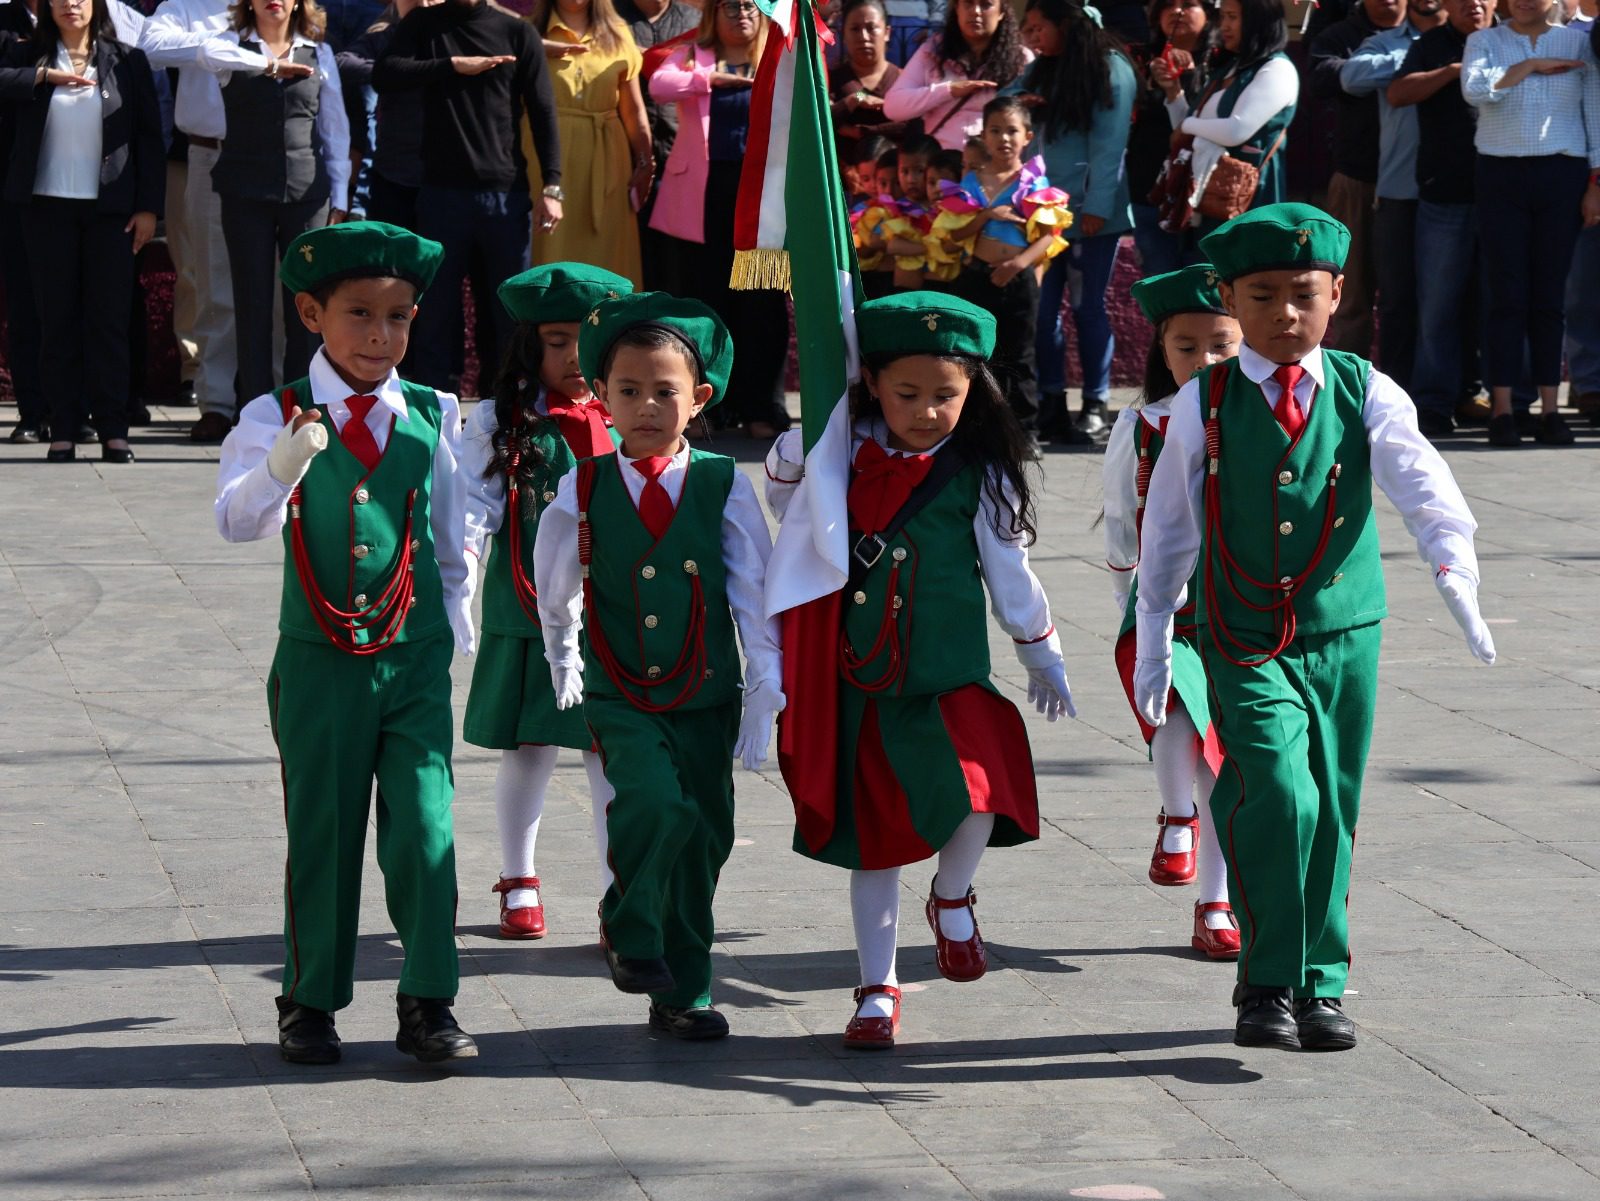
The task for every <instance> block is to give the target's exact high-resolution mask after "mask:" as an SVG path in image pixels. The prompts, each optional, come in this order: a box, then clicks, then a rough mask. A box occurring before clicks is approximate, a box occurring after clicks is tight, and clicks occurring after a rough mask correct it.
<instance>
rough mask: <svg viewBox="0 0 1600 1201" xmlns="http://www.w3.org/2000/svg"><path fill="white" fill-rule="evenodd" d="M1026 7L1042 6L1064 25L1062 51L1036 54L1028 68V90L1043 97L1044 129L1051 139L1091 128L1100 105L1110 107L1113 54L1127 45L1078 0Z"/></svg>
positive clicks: (1031, 0) (1041, 0) (1044, 0)
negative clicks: (1042, 56) (1104, 26)
mask: <svg viewBox="0 0 1600 1201" xmlns="http://www.w3.org/2000/svg"><path fill="white" fill-rule="evenodd" d="M1027 11H1028V12H1035V11H1037V12H1039V13H1040V14H1041V15H1042V16H1043V17H1044V18H1045V20H1047V21H1049V22H1051V23H1052V24H1053V25H1055V27H1056V28H1057V29H1059V30H1060V31H1061V53H1060V54H1058V55H1056V56H1054V57H1052V58H1038V59H1035V60H1034V62H1033V65H1032V66H1031V67H1029V69H1028V87H1029V90H1030V91H1033V92H1034V93H1036V94H1037V95H1039V96H1040V97H1041V98H1042V99H1043V100H1044V105H1043V106H1042V107H1041V108H1040V110H1039V115H1040V132H1041V133H1042V134H1043V135H1044V140H1045V141H1047V142H1050V141H1054V140H1056V139H1057V138H1059V137H1061V136H1062V135H1063V134H1066V133H1069V132H1073V131H1087V130H1088V129H1089V127H1090V126H1091V125H1092V124H1093V123H1094V115H1095V110H1096V109H1105V108H1110V107H1111V101H1112V97H1111V56H1112V55H1113V54H1122V55H1124V56H1125V55H1126V51H1124V50H1123V48H1122V43H1121V42H1120V41H1118V40H1117V38H1116V36H1115V35H1114V34H1110V33H1107V32H1106V31H1105V30H1104V29H1101V28H1100V27H1099V26H1098V25H1096V24H1095V23H1094V22H1093V21H1091V20H1090V19H1089V18H1088V16H1086V15H1085V14H1084V11H1083V6H1082V5H1081V4H1079V3H1077V2H1076V0H1028V7H1027Z"/></svg>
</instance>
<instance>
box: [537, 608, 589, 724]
mask: <svg viewBox="0 0 1600 1201" xmlns="http://www.w3.org/2000/svg"><path fill="white" fill-rule="evenodd" d="M580 628H581V627H580V623H578V622H576V621H575V622H573V623H572V624H571V625H567V626H552V625H547V626H545V627H544V657H545V660H546V661H547V662H548V663H549V664H550V683H551V685H552V686H553V687H554V689H555V693H556V708H557V709H571V708H573V707H575V706H577V705H581V704H583V655H582V654H581V653H579V651H578V631H579V629H580Z"/></svg>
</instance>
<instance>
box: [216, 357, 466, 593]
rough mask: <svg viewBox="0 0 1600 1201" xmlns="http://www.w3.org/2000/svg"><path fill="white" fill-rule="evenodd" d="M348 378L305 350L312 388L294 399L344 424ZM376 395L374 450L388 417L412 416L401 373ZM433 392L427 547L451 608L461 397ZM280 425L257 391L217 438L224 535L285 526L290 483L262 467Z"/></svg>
mask: <svg viewBox="0 0 1600 1201" xmlns="http://www.w3.org/2000/svg"><path fill="white" fill-rule="evenodd" d="M351 395H352V390H351V388H350V385H349V384H347V383H345V382H344V380H343V379H341V378H340V376H339V373H338V372H337V371H335V370H334V369H333V365H332V364H331V363H329V362H328V359H327V355H326V352H325V351H324V350H322V349H320V348H319V349H318V350H317V353H316V354H315V355H313V356H312V358H311V395H310V396H309V397H301V398H300V407H301V408H302V409H309V408H312V407H315V408H318V409H320V410H322V411H323V412H324V413H326V414H328V416H329V417H331V418H332V419H333V425H334V428H335V429H336V430H339V431H343V429H344V426H345V422H347V421H349V420H350V406H349V404H348V403H347V400H348V398H349V397H350V396H351ZM374 395H376V396H377V398H378V403H377V404H375V405H373V406H372V409H371V411H370V412H369V413H368V414H367V428H368V429H370V430H371V431H372V437H373V440H374V441H375V442H377V444H378V449H379V451H382V450H384V449H385V448H386V447H387V446H388V445H389V429H390V426H391V425H392V424H393V422H396V421H410V420H411V412H410V409H409V408H408V407H407V406H406V399H405V394H404V393H403V392H401V390H400V377H399V376H398V375H396V374H395V373H394V372H393V371H391V372H390V373H389V374H388V376H387V377H386V378H385V379H384V380H383V382H382V383H380V384H379V385H378V389H377V391H376V392H375V393H374ZM438 397H439V409H440V415H439V421H440V429H439V445H438V447H437V448H436V449H435V450H434V452H433V485H432V489H431V492H430V495H429V501H428V518H429V524H430V525H431V526H432V528H433V553H434V556H435V558H437V559H438V562H439V576H440V578H441V579H442V580H443V582H444V601H445V608H446V611H447V612H452V613H453V612H455V611H456V607H457V601H458V599H459V598H460V597H461V596H462V595H463V589H464V587H465V585H466V579H467V562H466V556H465V554H464V553H463V549H462V548H463V546H464V545H465V536H464V532H463V531H464V513H465V510H466V480H465V479H464V477H463V475H462V472H461V469H460V463H461V457H462V454H461V405H460V402H459V401H457V400H456V398H455V397H454V396H452V395H451V394H450V393H448V392H440V393H438ZM282 428H283V409H282V408H281V407H280V406H279V404H278V400H277V398H276V397H274V396H273V395H272V394H271V393H268V394H266V395H264V396H258V397H256V398H255V399H254V400H252V401H251V402H250V403H249V404H247V405H245V407H244V408H243V410H241V411H240V413H239V424H238V425H237V426H235V427H234V429H233V432H232V433H230V434H229V435H228V437H227V440H226V441H224V442H223V444H222V459H221V462H220V463H218V465H217V500H216V504H215V506H214V509H215V512H216V516H217V529H218V531H219V532H220V533H221V534H222V536H223V537H224V538H226V539H227V540H228V541H229V542H254V541H255V540H256V539H258V538H270V537H272V536H273V535H274V534H277V533H278V532H280V531H281V530H282V529H283V523H284V521H285V520H286V518H287V517H288V510H289V494H290V493H291V492H292V491H294V488H293V487H292V486H291V485H284V484H280V483H279V482H278V481H277V480H275V479H273V478H272V473H271V472H269V471H268V470H267V454H268V452H269V451H271V449H272V444H273V442H274V441H275V440H276V439H277V437H278V431H279V430H281V429H282Z"/></svg>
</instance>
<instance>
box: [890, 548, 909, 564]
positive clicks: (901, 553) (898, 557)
mask: <svg viewBox="0 0 1600 1201" xmlns="http://www.w3.org/2000/svg"><path fill="white" fill-rule="evenodd" d="M890 558H892V559H893V560H894V561H895V562H896V563H904V562H905V561H906V548H905V547H903V546H897V547H895V548H894V553H893V554H892V555H891V556H890Z"/></svg>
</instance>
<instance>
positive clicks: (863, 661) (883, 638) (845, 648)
mask: <svg viewBox="0 0 1600 1201" xmlns="http://www.w3.org/2000/svg"><path fill="white" fill-rule="evenodd" d="M899 616H900V564H899V563H896V564H895V565H894V568H893V569H892V570H891V571H890V572H889V590H888V592H887V593H886V594H885V596H884V598H883V619H882V620H881V621H880V622H879V623H878V638H877V641H875V642H874V643H873V644H872V649H871V650H869V651H868V652H867V653H866V654H865V655H857V654H856V653H855V651H854V649H853V648H852V647H851V646H850V639H849V637H848V636H846V635H845V633H844V632H843V631H842V630H841V631H840V633H839V670H840V672H841V673H842V674H843V675H844V678H845V679H846V680H848V681H849V682H850V683H851V684H852V685H854V686H855V687H857V688H859V689H861V691H862V692H886V691H887V690H888V689H890V688H893V687H894V686H895V684H897V683H898V682H899V680H900V677H901V676H903V675H905V660H904V656H903V655H902V654H901V652H900V622H899V620H898V618H899ZM885 647H887V648H888V651H889V664H888V666H887V667H886V668H885V669H884V671H883V673H882V674H881V675H879V676H878V678H877V679H875V680H871V681H867V680H863V679H862V678H861V675H860V672H861V669H862V668H863V667H865V666H866V665H867V664H868V663H871V662H872V661H873V660H874V659H876V658H877V657H878V656H879V655H881V654H882V653H883V652H884V649H885Z"/></svg>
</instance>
